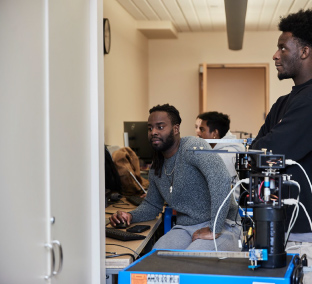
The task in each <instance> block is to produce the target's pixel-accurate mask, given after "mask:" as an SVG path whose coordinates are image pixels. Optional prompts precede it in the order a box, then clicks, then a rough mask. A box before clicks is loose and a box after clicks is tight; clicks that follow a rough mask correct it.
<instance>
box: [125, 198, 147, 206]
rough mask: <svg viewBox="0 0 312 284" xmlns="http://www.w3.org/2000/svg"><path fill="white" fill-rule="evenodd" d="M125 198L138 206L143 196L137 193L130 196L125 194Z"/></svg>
mask: <svg viewBox="0 0 312 284" xmlns="http://www.w3.org/2000/svg"><path fill="white" fill-rule="evenodd" d="M126 200H128V201H129V202H130V203H132V204H133V205H135V206H139V205H140V204H141V203H142V201H143V200H144V198H141V197H140V196H138V195H131V196H126Z"/></svg>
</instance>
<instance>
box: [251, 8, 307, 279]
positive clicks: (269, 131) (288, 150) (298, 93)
mask: <svg viewBox="0 0 312 284" xmlns="http://www.w3.org/2000/svg"><path fill="white" fill-rule="evenodd" d="M279 30H280V31H281V32H282V34H281V35H280V37H279V39H278V43H277V51H276V52H275V54H274V55H273V60H274V61H275V66H276V69H277V76H278V78H279V79H280V80H284V79H292V80H293V81H294V84H295V85H294V86H293V87H292V90H291V92H290V93H289V94H288V95H286V96H282V97H280V98H278V100H277V101H276V102H275V104H274V105H273V106H272V108H271V110H270V112H269V114H268V116H267V117H266V120H265V123H264V124H263V126H262V127H261V129H260V131H259V133H258V135H257V137H256V139H255V140H254V142H253V144H252V148H253V149H262V148H266V149H267V150H269V151H270V150H272V152H273V154H285V158H286V159H291V160H293V161H295V162H297V163H299V164H300V165H301V166H302V167H303V168H304V169H305V171H306V173H307V174H308V176H309V179H310V180H311V178H312V142H311V141H312V131H311V129H312V115H311V111H312V10H306V11H303V10H300V11H299V12H298V13H294V14H289V15H288V16H287V17H284V18H281V20H280V23H279ZM285 171H286V173H287V174H291V175H292V177H291V179H292V180H295V181H297V182H299V184H300V187H301V190H300V194H299V201H301V202H302V203H303V205H304V206H305V208H306V209H307V211H308V214H309V216H310V217H312V192H311V188H310V185H309V183H308V180H307V178H306V176H305V174H304V172H303V171H302V170H301V169H300V167H299V166H298V165H290V166H287V167H286V170H285ZM283 193H284V194H286V190H284V191H283ZM287 193H288V191H287ZM290 195H291V196H290V197H291V198H294V199H297V196H298V188H296V187H291V190H290ZM283 197H284V198H288V196H283ZM292 211H293V206H291V208H290V209H288V210H287V227H288V223H289V221H290V218H291V214H292ZM311 245H312V232H311V227H310V224H309V221H308V218H307V216H306V214H305V212H304V210H302V208H300V211H299V216H298V218H297V221H296V223H295V225H294V227H293V229H292V230H291V234H290V236H289V240H288V245H287V247H288V248H289V249H288V252H289V253H296V252H297V253H299V254H300V255H302V254H303V253H306V254H307V255H308V261H309V262H310V265H311V264H312V248H311ZM291 248H292V249H291ZM293 249H294V250H293ZM304 282H305V283H312V277H311V273H308V274H306V275H305V276H304Z"/></svg>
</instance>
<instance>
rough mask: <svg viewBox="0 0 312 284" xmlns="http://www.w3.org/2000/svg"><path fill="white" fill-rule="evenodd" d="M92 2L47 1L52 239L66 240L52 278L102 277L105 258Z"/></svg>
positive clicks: (60, 280) (85, 280)
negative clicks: (100, 266)
mask: <svg viewBox="0 0 312 284" xmlns="http://www.w3.org/2000/svg"><path fill="white" fill-rule="evenodd" d="M91 2H93V4H96V1H90V0H72V1H64V0H53V1H49V6H48V13H49V25H48V27H49V128H50V129H49V135H50V139H49V141H50V145H49V148H50V186H51V188H50V192H51V193H50V196H51V216H52V217H54V218H55V223H54V224H53V225H52V227H51V239H52V240H58V241H59V242H60V243H61V245H62V248H63V255H64V262H63V267H62V271H61V272H60V273H59V274H57V275H55V276H54V277H53V278H52V283H54V282H55V283H64V284H67V283H75V284H79V283H81V284H85V283H96V282H98V281H100V270H97V271H92V270H93V266H94V265H98V263H99V261H100V240H99V232H100V230H99V226H100V223H99V204H100V200H99V198H100V196H99V185H96V177H95V176H94V174H97V177H98V178H99V176H100V161H101V163H103V164H104V154H102V156H101V159H99V156H100V155H99V149H100V148H99V147H101V146H99V145H100V143H102V147H101V148H103V145H104V143H103V139H102V142H100V141H99V137H100V135H99V129H96V130H95V131H93V130H94V128H96V127H97V124H98V120H99V116H98V108H99V105H98V103H96V102H94V100H96V98H97V96H100V95H99V94H98V92H97V88H96V87H95V86H97V83H96V82H95V81H94V80H93V79H94V78H92V76H91V74H94V76H98V75H99V74H97V72H96V71H97V70H92V68H96V67H97V64H94V62H92V60H93V59H92V56H91V55H92V53H97V52H98V49H97V46H98V45H97V44H96V40H94V39H93V41H92V39H91V33H92V29H91V25H92V20H94V19H93V18H91V12H90V11H91V10H92V5H91ZM100 20H101V22H102V21H103V17H101V19H100ZM100 27H102V25H100ZM101 52H103V51H102V49H101ZM101 55H102V56H103V54H102V53H101ZM100 60H101V61H103V57H101V58H100ZM100 78H103V74H102V76H100ZM102 95H103V94H102ZM102 113H103V106H102ZM102 129H104V127H103V126H102ZM102 133H103V130H102ZM92 153H95V156H97V157H98V159H96V157H94V156H93V154H92ZM102 169H103V168H102ZM103 173H104V171H103ZM103 173H102V175H103ZM92 194H95V195H96V198H95V199H92ZM94 201H95V202H94ZM103 204H104V203H103ZM94 221H95V223H96V221H97V227H96V225H95V227H94V225H92V224H93V222H94ZM94 236H96V237H97V238H96V237H95V238H94ZM94 245H97V252H94V250H92V246H94ZM56 258H58V257H57V255H56ZM57 268H58V263H56V270H57ZM98 283H99V282H98Z"/></svg>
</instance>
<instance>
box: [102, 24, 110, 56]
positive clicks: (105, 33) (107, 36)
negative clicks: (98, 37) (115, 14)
mask: <svg viewBox="0 0 312 284" xmlns="http://www.w3.org/2000/svg"><path fill="white" fill-rule="evenodd" d="M103 39H104V54H108V53H109V52H110V48H111V30H110V24H109V20H108V19H107V18H104V19H103Z"/></svg>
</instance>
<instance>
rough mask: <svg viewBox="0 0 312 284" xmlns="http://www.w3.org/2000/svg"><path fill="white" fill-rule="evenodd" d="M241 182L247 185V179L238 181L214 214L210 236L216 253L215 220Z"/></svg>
mask: <svg viewBox="0 0 312 284" xmlns="http://www.w3.org/2000/svg"><path fill="white" fill-rule="evenodd" d="M242 182H244V183H249V178H245V179H242V180H239V181H238V182H237V183H236V184H235V186H234V187H233V188H232V189H231V191H230V192H229V194H228V195H227V196H226V198H225V199H224V200H223V202H222V204H221V206H220V207H219V209H218V212H217V214H216V217H215V220H214V223H213V231H212V234H213V242H214V246H215V249H216V251H218V247H217V242H216V224H217V220H218V217H219V213H220V211H221V209H222V207H223V205H224V204H225V202H226V200H227V199H228V198H229V197H230V196H231V194H232V192H233V191H234V190H235V189H236V187H237V186H239V185H240V184H241V183H242Z"/></svg>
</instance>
